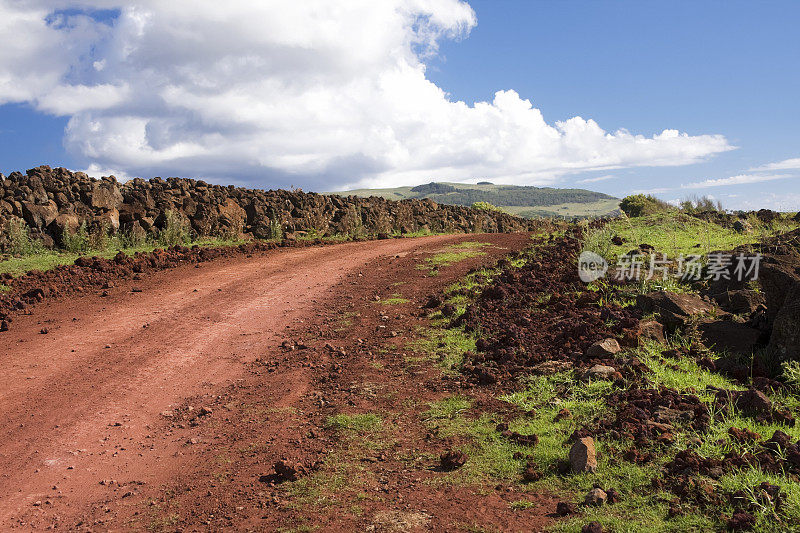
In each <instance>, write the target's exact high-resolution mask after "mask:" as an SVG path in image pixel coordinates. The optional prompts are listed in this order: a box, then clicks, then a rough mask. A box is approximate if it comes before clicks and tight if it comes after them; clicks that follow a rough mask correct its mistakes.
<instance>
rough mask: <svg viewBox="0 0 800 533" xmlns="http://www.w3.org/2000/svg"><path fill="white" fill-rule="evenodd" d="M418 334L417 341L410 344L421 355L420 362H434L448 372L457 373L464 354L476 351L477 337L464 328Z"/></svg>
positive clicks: (430, 329)
mask: <svg viewBox="0 0 800 533" xmlns="http://www.w3.org/2000/svg"><path fill="white" fill-rule="evenodd" d="M417 333H418V335H417V339H416V340H414V341H412V342H411V343H409V348H410V349H411V350H413V351H414V353H416V354H420V355H421V357H420V360H433V361H435V362H437V363H438V365H439V366H440V367H441V368H442V369H444V370H445V371H447V372H454V371H456V370H457V369H458V367H460V366H461V363H462V361H463V359H464V353H465V352H468V351H473V350H475V340H476V337H475V335H473V334H470V333H467V332H465V331H464V330H463V329H462V328H439V327H433V328H428V329H420V330H419V331H418V332H417Z"/></svg>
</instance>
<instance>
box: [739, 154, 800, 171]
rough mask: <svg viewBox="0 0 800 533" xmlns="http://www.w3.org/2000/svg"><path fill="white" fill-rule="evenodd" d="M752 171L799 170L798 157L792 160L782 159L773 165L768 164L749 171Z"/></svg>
mask: <svg viewBox="0 0 800 533" xmlns="http://www.w3.org/2000/svg"><path fill="white" fill-rule="evenodd" d="M750 170H752V171H754V172H755V171H770V170H800V157H796V158H794V159H784V160H783V161H777V162H775V163H768V164H766V165H762V166H760V167H755V168H752V169H750Z"/></svg>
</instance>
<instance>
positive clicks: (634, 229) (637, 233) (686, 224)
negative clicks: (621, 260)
mask: <svg viewBox="0 0 800 533" xmlns="http://www.w3.org/2000/svg"><path fill="white" fill-rule="evenodd" d="M750 222H751V224H752V225H753V227H754V231H753V232H751V233H737V232H736V231H735V230H733V229H730V228H724V227H722V226H720V225H718V224H715V223H713V222H706V221H703V220H699V219H697V218H695V217H692V216H689V215H686V214H684V213H681V212H679V211H677V210H676V211H669V212H665V213H658V214H654V215H648V216H642V217H634V218H627V217H621V218H618V219H616V220H614V221H612V222H610V223H609V224H607V225H606V226H604V227H603V228H601V229H599V230H596V231H594V232H593V233H591V234H590V235H589V236H588V237H587V241H586V243H585V249H587V250H591V251H594V252H596V253H598V254H600V255H601V256H603V257H605V258H606V259H607V260H609V261H613V262H614V263H616V260H617V258H618V257H619V256H620V255H622V254H625V253H627V252H629V251H631V250H633V249H635V248H637V247H638V246H639V245H640V244H649V245H651V246H653V247H655V250H656V252H657V253H659V254H662V253H665V254H667V256H668V257H669V258H670V259H676V258H677V257H678V256H679V255H681V254H683V255H692V254H697V255H707V254H708V253H709V252H712V251H725V250H731V249H733V248H736V247H737V246H743V245H753V249H754V250H755V251H757V249H758V247H757V246H756V243H758V242H760V241H761V240H763V239H764V238H765V237H768V236H770V235H774V234H776V233H778V232H782V231H788V230H791V229H795V228H797V227H799V226H800V224H796V223H793V222H790V221H784V222H781V223H775V224H774V225H773V226H772V227H767V226H765V225H764V224H763V223H761V222H760V221H758V219H755V218H753V219H752V220H750ZM616 235H618V236H620V237H622V238H624V239H626V241H627V242H625V243H623V244H622V245H619V246H618V245H615V244H613V243H612V242H611V239H612V238H613V237H614V236H616Z"/></svg>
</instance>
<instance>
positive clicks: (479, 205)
mask: <svg viewBox="0 0 800 533" xmlns="http://www.w3.org/2000/svg"><path fill="white" fill-rule="evenodd" d="M472 208H473V209H479V210H481V211H494V212H497V213H502V212H503V210H502V209H500V208H499V207H497V206H496V205H493V204H490V203H489V202H475V203H474V204H472Z"/></svg>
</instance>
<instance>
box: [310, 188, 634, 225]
mask: <svg viewBox="0 0 800 533" xmlns="http://www.w3.org/2000/svg"><path fill="white" fill-rule="evenodd" d="M326 194H339V195H341V196H363V197H368V196H380V197H382V198H386V199H387V200H406V199H410V198H430V199H431V200H433V201H435V202H437V203H440V204H455V205H472V204H474V203H475V202H488V203H490V204H493V205H496V206H497V207H500V208H502V209H503V210H504V211H507V212H508V213H511V214H513V215H517V216H521V217H525V218H534V217H552V216H557V217H564V218H576V217H598V216H604V215H613V214H616V213H618V212H619V199H618V198H614V197H613V196H609V195H607V194H602V193H599V192H593V191H587V190H585V189H555V188H552V187H529V186H517V185H494V184H492V183H489V182H480V183H478V184H475V185H473V184H467V183H428V184H426V185H417V186H416V187H397V188H394V189H356V190H353V191H341V192H333V193H326Z"/></svg>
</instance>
